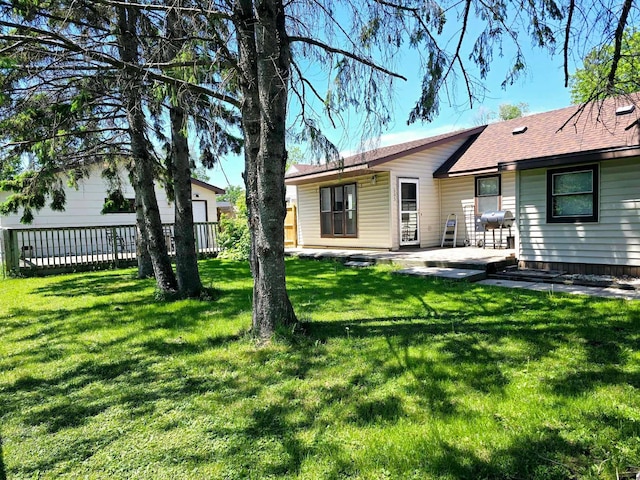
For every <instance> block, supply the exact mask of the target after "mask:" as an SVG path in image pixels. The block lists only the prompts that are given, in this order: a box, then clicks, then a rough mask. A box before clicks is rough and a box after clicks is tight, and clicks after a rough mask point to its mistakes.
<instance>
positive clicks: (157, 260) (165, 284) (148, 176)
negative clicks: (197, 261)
mask: <svg viewBox="0 0 640 480" xmlns="http://www.w3.org/2000/svg"><path fill="white" fill-rule="evenodd" d="M117 12H118V29H119V32H118V47H119V50H120V55H121V57H122V60H124V61H125V62H127V63H131V64H137V63H138V60H139V59H138V48H137V47H138V43H137V38H136V24H137V17H136V12H135V10H134V9H130V10H129V9H126V8H124V7H117ZM122 74H123V75H124V76H125V77H127V78H126V81H125V82H124V85H126V88H124V89H123V91H122V92H121V94H122V97H123V103H124V106H125V109H126V112H127V120H128V122H129V135H130V137H131V138H130V140H131V152H132V156H133V160H134V168H133V171H134V184H135V185H134V188H135V191H136V197H138V198H139V199H140V202H141V203H142V211H143V216H144V228H145V230H146V232H147V240H148V248H147V250H148V251H149V255H150V256H151V264H152V265H153V272H154V275H155V278H156V283H157V285H158V289H159V290H160V291H161V292H164V293H173V292H175V291H176V289H177V283H176V277H175V275H174V274H173V270H172V269H171V260H170V259H169V255H168V253H167V246H166V244H165V240H164V232H163V229H162V220H161V218H160V210H159V209H158V200H157V198H156V191H155V185H154V180H155V172H154V163H153V159H152V158H151V154H150V153H149V145H148V142H147V139H146V136H145V126H146V122H145V116H144V111H143V105H142V99H141V97H140V95H139V94H138V92H137V88H136V86H139V85H140V84H141V82H139V81H138V78H137V76H136V75H135V74H131V73H130V72H127V71H125V72H123V73H122Z"/></svg>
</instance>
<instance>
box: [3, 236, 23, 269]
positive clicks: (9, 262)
mask: <svg viewBox="0 0 640 480" xmlns="http://www.w3.org/2000/svg"><path fill="white" fill-rule="evenodd" d="M2 249H3V251H4V261H5V271H6V272H7V273H8V274H10V275H18V274H19V273H20V249H19V248H18V235H17V232H16V231H14V230H11V229H8V228H3V229H2Z"/></svg>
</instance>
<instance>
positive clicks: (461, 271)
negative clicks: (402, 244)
mask: <svg viewBox="0 0 640 480" xmlns="http://www.w3.org/2000/svg"><path fill="white" fill-rule="evenodd" d="M393 273H395V274H397V275H410V276H413V277H436V278H444V279H447V280H464V281H467V282H477V281H479V280H484V279H485V278H487V273H486V272H484V271H481V270H472V269H467V268H449V267H409V268H403V269H402V270H396V271H395V272H393Z"/></svg>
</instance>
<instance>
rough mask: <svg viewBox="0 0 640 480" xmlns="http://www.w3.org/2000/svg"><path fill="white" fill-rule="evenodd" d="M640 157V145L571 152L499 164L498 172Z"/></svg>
mask: <svg viewBox="0 0 640 480" xmlns="http://www.w3.org/2000/svg"><path fill="white" fill-rule="evenodd" d="M638 156H640V145H633V146H629V147H617V148H607V149H602V150H593V151H589V152H571V153H567V154H563V155H553V156H550V157H538V158H528V159H526V160H515V161H512V162H499V163H498V170H499V171H501V172H508V171H515V170H532V169H535V168H545V167H556V166H560V165H572V164H578V163H584V162H601V161H606V160H616V159H621V158H630V157H638Z"/></svg>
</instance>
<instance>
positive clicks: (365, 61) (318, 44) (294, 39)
mask: <svg viewBox="0 0 640 480" xmlns="http://www.w3.org/2000/svg"><path fill="white" fill-rule="evenodd" d="M288 39H289V42H292V43H293V42H301V43H307V44H309V45H313V46H315V47H319V48H321V49H322V50H324V51H326V52H330V53H337V54H340V55H344V56H345V57H347V58H350V59H352V60H355V61H356V62H359V63H361V64H363V65H366V66H367V67H370V68H372V69H374V70H377V71H379V72H382V73H385V74H387V75H389V76H391V77H395V78H399V79H401V80H407V77H405V76H403V75H400V74H399V73H396V72H392V71H391V70H388V69H386V68H384V67H383V66H381V65H378V64H376V63H375V62H373V61H371V60H369V59H367V58H364V57H362V56H360V55H356V54H355V53H353V52H349V51H347V50H343V49H341V48H336V47H332V46H330V45H327V44H326V43H323V42H321V41H319V40H316V39H313V38H309V37H298V36H293V37H288Z"/></svg>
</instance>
